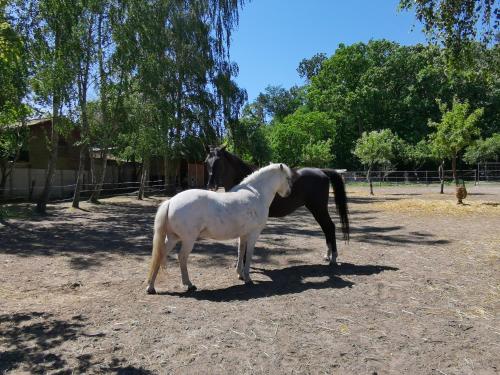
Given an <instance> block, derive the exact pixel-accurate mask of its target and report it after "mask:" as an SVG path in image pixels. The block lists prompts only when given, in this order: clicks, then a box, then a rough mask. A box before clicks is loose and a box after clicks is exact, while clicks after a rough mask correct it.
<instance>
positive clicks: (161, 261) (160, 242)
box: [146, 233, 179, 294]
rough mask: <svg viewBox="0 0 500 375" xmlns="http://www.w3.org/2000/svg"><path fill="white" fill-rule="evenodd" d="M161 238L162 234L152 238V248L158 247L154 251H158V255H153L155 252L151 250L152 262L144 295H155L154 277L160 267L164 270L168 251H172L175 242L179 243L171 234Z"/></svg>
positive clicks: (156, 234)
mask: <svg viewBox="0 0 500 375" xmlns="http://www.w3.org/2000/svg"><path fill="white" fill-rule="evenodd" d="M161 237H162V234H160V233H155V235H154V238H153V246H155V247H158V248H157V249H156V251H158V253H157V254H155V250H153V260H152V262H151V267H150V270H149V277H148V287H147V289H146V293H148V294H156V290H155V280H156V276H157V275H158V271H159V270H160V266H161V267H162V268H163V269H166V267H167V256H168V254H169V253H170V251H172V249H173V248H174V247H175V245H176V244H177V242H178V241H179V239H178V238H177V236H176V235H174V234H173V233H172V234H169V235H167V237H166V238H161ZM155 255H156V256H155ZM156 257H157V258H156ZM155 258H156V259H155Z"/></svg>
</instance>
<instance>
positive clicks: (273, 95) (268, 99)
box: [246, 86, 305, 122]
mask: <svg viewBox="0 0 500 375" xmlns="http://www.w3.org/2000/svg"><path fill="white" fill-rule="evenodd" d="M304 101H305V92H304V89H303V88H302V87H298V86H293V87H292V88H290V89H289V90H286V89H284V88H282V87H281V86H267V87H266V89H265V92H264V93H260V94H259V95H258V96H257V98H256V99H255V102H254V103H253V104H252V106H250V107H248V108H247V109H246V113H247V114H250V113H253V114H254V117H257V118H258V119H259V120H260V121H261V122H268V119H269V118H272V119H273V120H274V121H281V120H283V119H284V118H285V117H286V116H288V115H290V114H292V113H293V112H295V111H296V110H297V109H298V108H299V107H301V106H302V105H303V104H304Z"/></svg>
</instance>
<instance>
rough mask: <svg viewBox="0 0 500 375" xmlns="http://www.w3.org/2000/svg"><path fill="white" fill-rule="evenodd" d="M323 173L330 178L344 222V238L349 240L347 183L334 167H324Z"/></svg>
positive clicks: (338, 212)
mask: <svg viewBox="0 0 500 375" xmlns="http://www.w3.org/2000/svg"><path fill="white" fill-rule="evenodd" d="M322 171H323V173H324V174H326V175H327V176H328V177H329V178H330V182H331V183H332V187H333V193H334V195H335V206H336V208H337V214H338V215H339V217H340V223H341V224H342V233H343V234H344V240H345V241H349V209H348V207H347V195H346V193H345V184H344V180H343V178H342V176H341V175H340V174H339V173H338V172H337V171H335V170H333V169H322Z"/></svg>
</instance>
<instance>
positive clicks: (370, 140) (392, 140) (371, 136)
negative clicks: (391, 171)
mask: <svg viewBox="0 0 500 375" xmlns="http://www.w3.org/2000/svg"><path fill="white" fill-rule="evenodd" d="M400 142H401V140H400V138H399V137H398V136H397V135H396V134H394V133H393V132H392V131H391V130H390V129H382V130H378V131H377V130H374V131H371V132H369V133H367V132H363V134H362V135H361V137H360V138H359V139H358V140H357V141H356V146H355V148H354V151H353V153H354V155H355V156H356V157H357V158H358V159H359V160H360V161H361V163H362V164H364V165H366V166H368V168H372V167H373V166H375V165H380V166H388V165H390V164H391V162H393V161H394V159H395V157H396V155H397V152H398V148H399V145H400Z"/></svg>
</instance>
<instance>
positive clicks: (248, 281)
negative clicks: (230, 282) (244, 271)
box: [245, 279, 253, 285]
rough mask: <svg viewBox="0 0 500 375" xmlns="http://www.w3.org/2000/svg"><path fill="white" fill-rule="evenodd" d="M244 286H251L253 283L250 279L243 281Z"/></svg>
mask: <svg viewBox="0 0 500 375" xmlns="http://www.w3.org/2000/svg"><path fill="white" fill-rule="evenodd" d="M245 285H253V281H252V280H251V279H248V280H245Z"/></svg>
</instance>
